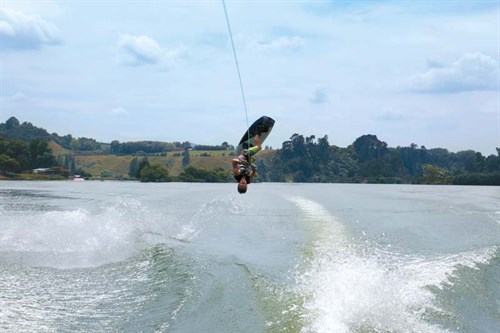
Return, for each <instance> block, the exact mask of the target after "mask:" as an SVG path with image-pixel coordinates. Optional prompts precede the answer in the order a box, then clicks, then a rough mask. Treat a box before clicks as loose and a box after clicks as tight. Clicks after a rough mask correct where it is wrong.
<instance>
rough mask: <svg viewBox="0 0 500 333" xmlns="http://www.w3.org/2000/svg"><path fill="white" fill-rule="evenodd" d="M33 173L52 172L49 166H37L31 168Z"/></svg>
mask: <svg viewBox="0 0 500 333" xmlns="http://www.w3.org/2000/svg"><path fill="white" fill-rule="evenodd" d="M33 173H38V174H49V173H53V171H52V170H51V169H50V168H37V169H33Z"/></svg>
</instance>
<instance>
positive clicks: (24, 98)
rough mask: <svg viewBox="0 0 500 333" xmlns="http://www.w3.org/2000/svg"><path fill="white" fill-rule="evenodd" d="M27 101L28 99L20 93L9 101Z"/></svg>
mask: <svg viewBox="0 0 500 333" xmlns="http://www.w3.org/2000/svg"><path fill="white" fill-rule="evenodd" d="M27 100H28V97H27V96H26V95H25V94H23V93H22V92H18V93H16V94H14V95H13V96H11V97H10V101H11V102H16V103H17V102H24V101H27Z"/></svg>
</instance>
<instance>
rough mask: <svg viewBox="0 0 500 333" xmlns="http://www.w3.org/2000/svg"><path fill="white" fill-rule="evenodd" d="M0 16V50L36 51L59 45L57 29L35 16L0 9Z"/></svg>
mask: <svg viewBox="0 0 500 333" xmlns="http://www.w3.org/2000/svg"><path fill="white" fill-rule="evenodd" d="M0 14H1V17H2V18H1V20H0V37H1V38H2V48H9V49H37V48H40V47H41V46H42V45H57V44H60V43H61V39H60V36H59V30H58V29H57V27H56V26H55V25H54V24H53V23H51V22H48V21H45V20H44V19H42V18H41V17H39V16H37V15H27V14H24V13H23V12H20V11H16V10H12V9H0Z"/></svg>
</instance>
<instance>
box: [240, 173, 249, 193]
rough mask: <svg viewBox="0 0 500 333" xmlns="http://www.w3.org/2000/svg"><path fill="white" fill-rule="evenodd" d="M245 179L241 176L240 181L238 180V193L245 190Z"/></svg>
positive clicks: (246, 185)
mask: <svg viewBox="0 0 500 333" xmlns="http://www.w3.org/2000/svg"><path fill="white" fill-rule="evenodd" d="M247 187H248V184H247V180H246V178H245V177H241V179H240V181H239V182H238V193H240V194H243V193H246V192H247Z"/></svg>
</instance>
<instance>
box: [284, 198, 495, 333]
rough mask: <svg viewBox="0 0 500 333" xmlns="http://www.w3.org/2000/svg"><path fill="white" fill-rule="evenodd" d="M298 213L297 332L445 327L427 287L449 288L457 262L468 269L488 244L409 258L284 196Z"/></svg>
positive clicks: (483, 258)
mask: <svg viewBox="0 0 500 333" xmlns="http://www.w3.org/2000/svg"><path fill="white" fill-rule="evenodd" d="M291 200H292V201H293V202H294V203H295V204H296V205H297V206H298V207H299V208H300V209H301V211H302V212H303V214H304V217H305V223H306V228H307V229H308V230H309V231H310V232H314V234H311V236H310V237H311V242H310V249H308V250H306V256H305V257H304V262H303V263H302V264H301V265H298V267H297V270H296V287H297V293H300V294H302V295H303V296H304V303H303V314H302V317H303V320H304V326H303V329H302V332H357V331H366V330H368V331H382V332H384V331H390V332H446V329H445V328H442V327H440V326H439V325H436V324H432V323H431V321H432V318H433V316H442V315H446V314H445V313H444V311H443V310H441V309H440V308H439V306H438V303H437V302H436V296H435V294H434V293H433V292H432V287H435V288H443V286H444V285H450V284H451V283H452V282H451V281H450V277H451V276H453V274H454V272H455V271H456V270H457V268H458V267H459V266H466V267H471V268H475V267H476V265H477V264H478V263H487V262H488V261H489V260H491V258H492V257H494V253H495V251H496V249H495V248H494V247H490V248H485V249H480V250H475V251H470V252H465V253H460V254H453V255H443V256H429V257H425V256H408V255H401V254H398V253H394V252H391V251H388V250H386V249H380V248H377V246H375V245H373V244H371V243H370V242H360V241H354V239H353V237H351V236H350V235H349V233H348V231H347V229H346V228H345V227H343V226H342V224H341V223H340V222H339V220H338V219H337V218H335V217H334V216H332V215H331V214H329V213H328V211H327V210H326V209H325V208H324V207H322V206H321V205H320V204H318V203H316V202H312V201H310V200H306V199H303V198H292V199H291Z"/></svg>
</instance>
